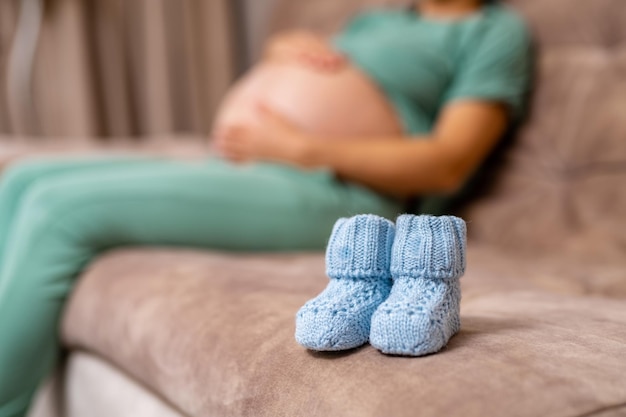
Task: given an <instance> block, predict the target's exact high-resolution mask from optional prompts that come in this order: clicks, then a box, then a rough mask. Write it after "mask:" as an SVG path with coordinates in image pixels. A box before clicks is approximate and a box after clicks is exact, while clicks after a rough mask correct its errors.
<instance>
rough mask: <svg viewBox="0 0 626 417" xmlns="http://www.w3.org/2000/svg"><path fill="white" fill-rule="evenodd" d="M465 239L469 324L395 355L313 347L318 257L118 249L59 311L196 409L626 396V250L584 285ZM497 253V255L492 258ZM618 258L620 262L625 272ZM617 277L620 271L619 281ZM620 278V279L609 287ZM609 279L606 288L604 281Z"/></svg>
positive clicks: (285, 412) (536, 406)
mask: <svg viewBox="0 0 626 417" xmlns="http://www.w3.org/2000/svg"><path fill="white" fill-rule="evenodd" d="M499 256H500V254H499V253H498V252H497V251H494V250H493V249H484V248H481V247H478V246H476V247H474V248H471V249H470V251H469V254H468V264H469V265H470V267H469V270H468V273H467V275H466V276H465V277H464V278H463V279H462V282H463V285H464V288H463V289H464V293H465V298H464V301H463V305H462V319H463V325H462V330H461V332H460V333H459V334H458V335H457V336H455V337H454V338H453V339H452V341H451V342H450V344H449V345H448V347H447V348H446V349H445V350H444V351H442V352H441V353H439V354H436V355H431V356H427V357H423V358H399V357H390V356H385V355H382V354H380V353H379V352H378V351H376V350H375V349H373V348H372V347H370V346H369V345H368V346H365V347H363V348H360V349H356V350H353V351H349V352H343V353H312V352H309V351H307V350H306V349H304V348H302V347H300V346H299V345H298V344H297V343H296V342H295V340H294V337H293V334H294V318H295V312H296V311H297V309H298V308H299V307H300V306H301V305H302V304H303V303H304V302H305V301H306V300H307V299H308V298H309V297H311V296H312V295H313V294H315V293H317V292H318V291H320V290H321V289H322V288H323V287H324V286H325V284H326V282H327V278H326V277H325V276H324V261H323V257H322V256H321V255H320V254H282V255H276V254H274V255H268V254H257V255H243V254H240V255H234V254H222V253H210V252H203V251H190V250H172V249H136V250H124V251H117V252H113V253H110V254H109V255H107V256H105V257H103V258H101V259H100V260H98V261H97V262H96V263H95V264H94V265H93V266H92V268H91V270H90V271H89V272H88V273H87V274H86V275H85V276H84V277H83V279H82V280H81V282H80V284H79V286H78V288H77V290H76V292H75V293H74V296H73V297H72V301H71V302H70V304H69V307H68V310H67V312H66V315H65V322H64V326H63V329H64V330H63V334H64V339H65V340H66V342H67V343H69V345H70V346H71V347H74V348H79V349H84V350H87V351H89V352H92V353H95V354H97V355H100V356H101V357H103V358H105V359H107V360H108V361H110V362H112V363H113V364H115V365H116V366H117V367H119V368H120V369H123V370H125V372H127V373H129V374H130V375H132V376H133V377H134V378H135V379H136V380H137V381H139V382H140V383H141V384H144V385H145V386H146V387H149V388H150V389H151V390H153V391H154V392H156V393H160V395H162V396H163V397H164V398H165V399H166V401H167V402H169V403H171V404H172V405H173V406H174V407H176V408H177V409H179V410H181V411H182V412H183V413H184V414H185V415H188V416H252V415H254V416H305V415H306V416H329V415H342V416H379V415H393V416H413V415H420V416H444V415H445V416H459V417H460V416H464V417H467V416H486V415H516V416H567V415H583V414H584V413H590V412H593V411H595V410H601V409H607V408H612V407H615V408H616V409H619V407H621V406H620V404H625V403H626V361H625V360H624V358H626V305H625V302H624V299H623V298H614V299H609V298H607V297H599V296H598V295H600V294H601V293H603V292H605V291H606V292H609V293H612V294H613V295H615V294H616V292H621V294H625V293H626V277H625V276H624V275H625V272H624V271H626V262H621V263H619V264H614V265H610V266H605V269H604V271H605V273H606V276H605V278H604V280H603V284H602V285H601V286H600V288H581V287H580V286H579V285H578V284H577V282H578V279H579V276H580V275H585V274H593V275H595V274H596V273H597V272H598V270H597V269H596V270H594V269H595V268H594V266H591V267H590V268H589V269H588V270H586V269H585V267H584V264H580V265H579V268H576V269H575V270H573V271H570V273H572V275H571V276H567V275H565V274H564V273H565V272H566V271H563V270H561V271H558V274H557V275H554V272H555V271H554V270H551V268H550V266H549V263H548V265H546V263H541V262H539V263H537V264H536V265H533V264H532V262H530V263H529V260H528V259H519V260H516V258H515V257H511V255H510V254H509V255H508V256H507V258H506V259H508V261H507V263H506V267H504V268H503V267H498V263H497V259H498V258H499ZM494 260H495V261H496V262H495V263H494V262H492V261H494ZM617 271H619V272H617ZM609 282H610V283H609ZM609 288H610V290H608V289H609ZM607 290H608V291H607Z"/></svg>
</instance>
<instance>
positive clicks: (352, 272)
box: [326, 214, 395, 278]
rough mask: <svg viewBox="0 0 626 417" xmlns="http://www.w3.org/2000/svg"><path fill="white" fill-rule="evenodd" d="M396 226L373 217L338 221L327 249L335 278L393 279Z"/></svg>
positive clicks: (329, 269) (329, 268)
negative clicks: (390, 277) (391, 265)
mask: <svg viewBox="0 0 626 417" xmlns="http://www.w3.org/2000/svg"><path fill="white" fill-rule="evenodd" d="M394 234H395V227H394V224H393V223H392V222H391V221H389V220H387V219H385V218H383V217H379V216H376V215H373V214H360V215H358V216H354V217H350V218H341V219H339V220H337V222H336V223H335V226H334V227H333V231H332V233H331V235H330V239H329V241H328V247H327V248H326V274H327V275H328V276H329V277H331V278H389V276H390V273H389V260H390V257H391V245H392V243H393V239H394Z"/></svg>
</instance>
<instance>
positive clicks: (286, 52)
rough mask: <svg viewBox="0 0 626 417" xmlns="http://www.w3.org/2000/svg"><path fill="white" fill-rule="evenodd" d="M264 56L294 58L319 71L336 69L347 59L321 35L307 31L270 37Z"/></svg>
mask: <svg viewBox="0 0 626 417" xmlns="http://www.w3.org/2000/svg"><path fill="white" fill-rule="evenodd" d="M265 56H266V58H270V59H288V60H295V61H298V62H300V63H302V64H304V65H307V66H310V67H312V68H315V69H317V70H320V71H329V72H333V71H337V70H339V69H341V68H342V67H343V66H344V65H345V64H346V63H347V60H346V58H345V56H344V55H343V54H341V53H339V52H337V51H335V50H333V49H332V47H331V46H330V45H329V43H328V42H327V41H325V40H324V39H323V38H322V37H320V36H318V35H316V34H314V33H312V32H307V31H295V32H288V33H286V34H281V35H276V36H275V37H274V38H271V39H270V41H269V44H268V47H267V49H266V53H265Z"/></svg>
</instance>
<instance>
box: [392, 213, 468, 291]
mask: <svg viewBox="0 0 626 417" xmlns="http://www.w3.org/2000/svg"><path fill="white" fill-rule="evenodd" d="M465 244H466V228H465V222H464V221H463V219H460V218H458V217H454V216H440V217H436V216H414V215H410V214H404V215H402V216H400V217H398V219H397V220H396V239H395V241H394V243H393V248H392V254H391V273H392V275H393V277H394V278H398V277H409V278H438V279H455V278H458V277H460V276H461V275H463V273H464V272H465Z"/></svg>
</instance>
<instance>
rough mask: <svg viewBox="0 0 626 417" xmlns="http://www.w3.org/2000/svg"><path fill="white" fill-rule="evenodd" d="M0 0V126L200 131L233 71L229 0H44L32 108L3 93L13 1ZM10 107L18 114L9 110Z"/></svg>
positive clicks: (30, 130) (48, 131)
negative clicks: (17, 117) (17, 116)
mask: <svg viewBox="0 0 626 417" xmlns="http://www.w3.org/2000/svg"><path fill="white" fill-rule="evenodd" d="M20 4H21V3H20V2H18V1H13V0H3V1H2V2H0V77H1V80H2V83H1V86H0V133H5V134H14V135H29V136H32V135H35V136H37V135H39V136H55V137H85V138H89V137H94V136H104V137H107V136H108V137H120V136H148V135H162V134H168V133H173V132H185V133H197V134H207V133H208V132H209V130H210V126H211V120H212V117H213V114H214V112H215V110H216V106H217V104H218V103H219V100H220V98H221V97H222V95H223V94H224V93H225V91H226V89H227V87H228V85H229V84H230V83H231V82H232V81H233V78H234V76H235V73H236V63H235V54H234V52H235V50H234V48H235V47H236V42H235V36H234V33H235V30H234V24H233V22H234V19H233V16H232V11H231V7H230V1H229V0H177V1H171V0H133V1H125V0H90V1H83V0H48V1H46V2H45V14H44V18H43V24H42V27H41V33H40V37H39V43H38V49H37V53H36V57H35V64H34V73H33V77H32V99H33V100H32V101H33V103H34V105H33V106H32V107H33V108H24V107H25V106H24V105H23V102H22V101H21V100H20V101H17V100H15V98H14V97H10V95H9V97H8V96H7V92H6V89H7V73H6V68H7V65H8V63H7V59H8V56H9V54H10V53H9V51H10V48H11V45H12V37H13V34H14V33H15V25H16V21H17V20H18V13H19V5H20ZM15 114H20V115H23V116H21V117H19V120H15V119H16V117H14V115H15Z"/></svg>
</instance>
